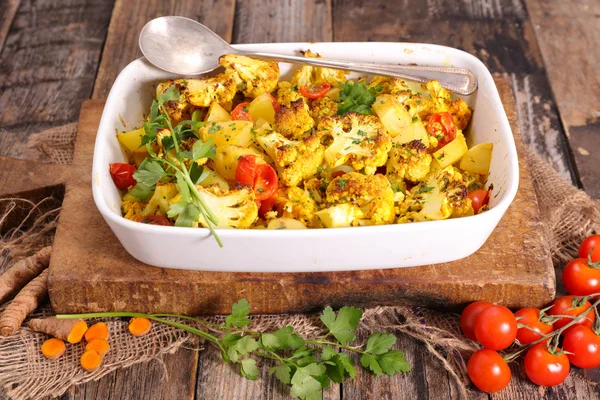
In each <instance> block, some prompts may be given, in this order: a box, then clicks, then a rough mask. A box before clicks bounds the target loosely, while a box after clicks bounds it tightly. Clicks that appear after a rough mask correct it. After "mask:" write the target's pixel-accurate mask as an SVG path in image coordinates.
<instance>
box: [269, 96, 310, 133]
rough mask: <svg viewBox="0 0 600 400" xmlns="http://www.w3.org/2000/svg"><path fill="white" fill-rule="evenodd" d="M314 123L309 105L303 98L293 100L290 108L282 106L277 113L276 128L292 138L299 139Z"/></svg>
mask: <svg viewBox="0 0 600 400" xmlns="http://www.w3.org/2000/svg"><path fill="white" fill-rule="evenodd" d="M314 125H315V121H314V120H313V119H312V117H311V116H310V114H309V113H308V106H307V105H306V104H305V103H304V100H301V99H298V100H296V101H292V102H291V103H290V107H289V108H288V107H286V106H281V107H280V108H279V110H277V112H276V113H275V130H276V131H277V132H279V133H281V134H282V135H283V136H285V137H287V138H290V139H299V138H300V137H302V136H304V134H305V133H306V132H307V131H309V130H311V129H312V127H313V126H314Z"/></svg>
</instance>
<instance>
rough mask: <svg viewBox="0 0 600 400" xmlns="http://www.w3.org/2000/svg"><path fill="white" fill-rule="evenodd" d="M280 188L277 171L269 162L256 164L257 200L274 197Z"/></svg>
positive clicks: (255, 187) (255, 183) (255, 186)
mask: <svg viewBox="0 0 600 400" xmlns="http://www.w3.org/2000/svg"><path fill="white" fill-rule="evenodd" d="M277 189H279V182H278V178H277V172H275V170H274V169H273V167H271V166H270V165H269V164H258V165H256V178H255V180H254V197H255V198H256V199H257V200H266V199H268V198H269V197H272V196H273V195H274V194H275V192H277Z"/></svg>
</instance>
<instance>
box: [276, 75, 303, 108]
mask: <svg viewBox="0 0 600 400" xmlns="http://www.w3.org/2000/svg"><path fill="white" fill-rule="evenodd" d="M276 98H277V102H279V104H281V105H282V106H286V107H289V106H290V104H291V103H292V102H293V101H296V100H300V99H303V100H304V97H302V95H301V94H300V92H299V91H298V88H297V87H296V86H293V85H292V84H291V83H290V82H286V81H281V82H279V83H278V84H277V96H276Z"/></svg>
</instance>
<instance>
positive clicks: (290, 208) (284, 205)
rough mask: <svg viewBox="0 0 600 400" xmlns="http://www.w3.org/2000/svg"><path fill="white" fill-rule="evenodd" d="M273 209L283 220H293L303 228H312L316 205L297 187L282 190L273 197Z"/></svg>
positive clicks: (304, 191)
mask: <svg viewBox="0 0 600 400" xmlns="http://www.w3.org/2000/svg"><path fill="white" fill-rule="evenodd" d="M275 209H276V210H278V211H279V213H278V214H279V216H281V217H283V218H293V219H296V220H298V221H300V222H302V223H303V224H304V225H305V226H313V225H314V223H313V221H314V219H315V217H316V215H315V213H316V212H317V204H316V203H315V201H314V200H313V199H312V198H311V197H310V195H309V194H308V193H307V192H306V190H302V189H300V188H299V187H290V188H282V189H279V191H278V192H277V196H276V197H275Z"/></svg>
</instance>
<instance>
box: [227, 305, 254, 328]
mask: <svg viewBox="0 0 600 400" xmlns="http://www.w3.org/2000/svg"><path fill="white" fill-rule="evenodd" d="M248 314H250V304H248V300H246V299H241V300H240V301H238V302H237V303H235V304H233V305H232V306H231V315H229V316H227V318H225V323H226V324H227V325H235V326H237V327H238V328H243V327H244V326H246V325H248V324H249V323H250V318H247V316H248Z"/></svg>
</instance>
